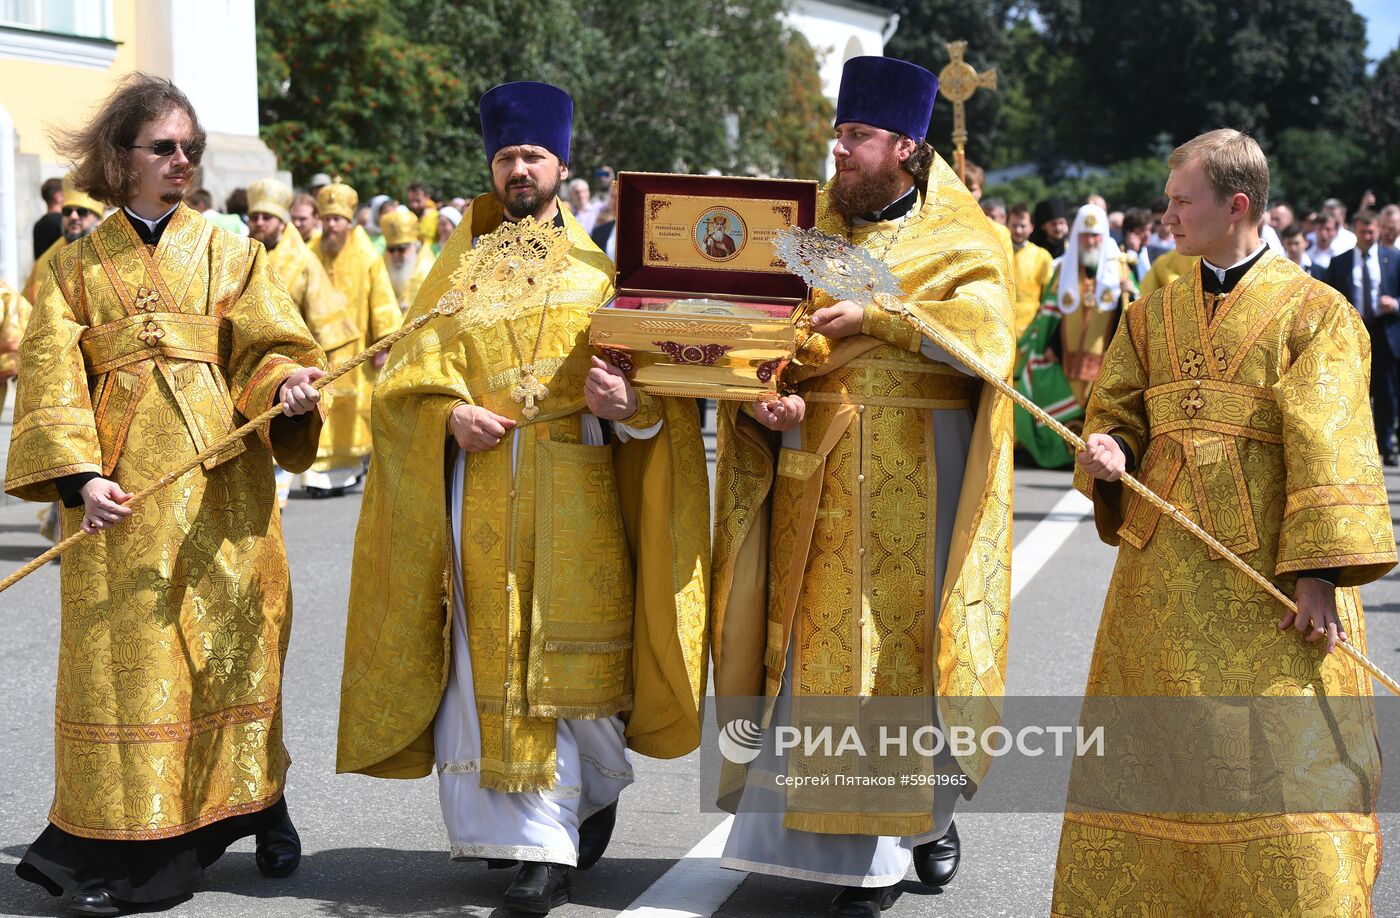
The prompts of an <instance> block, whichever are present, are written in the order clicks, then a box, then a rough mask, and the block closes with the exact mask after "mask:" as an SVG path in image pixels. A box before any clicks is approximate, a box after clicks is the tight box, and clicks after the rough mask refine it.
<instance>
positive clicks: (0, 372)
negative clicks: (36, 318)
mask: <svg viewBox="0 0 1400 918" xmlns="http://www.w3.org/2000/svg"><path fill="white" fill-rule="evenodd" d="M28 324H29V300H27V299H25V298H24V297H23V296H21V295H20V294H19V292H18V291H16V290H15V289H14V288H12V287H10V285H9V284H7V283H5V282H4V281H3V280H0V409H4V407H5V397H6V396H7V395H8V394H9V391H10V379H11V378H12V377H13V376H14V375H15V374H16V373H18V372H19V344H20V342H21V341H22V340H24V327H25V326H26V325H28Z"/></svg>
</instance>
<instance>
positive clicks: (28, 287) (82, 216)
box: [24, 176, 106, 303]
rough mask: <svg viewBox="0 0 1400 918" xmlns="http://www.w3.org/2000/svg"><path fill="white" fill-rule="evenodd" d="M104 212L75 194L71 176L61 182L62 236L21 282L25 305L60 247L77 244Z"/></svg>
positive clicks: (87, 196)
mask: <svg viewBox="0 0 1400 918" xmlns="http://www.w3.org/2000/svg"><path fill="white" fill-rule="evenodd" d="M105 210H106V208H105V207H103V206H102V202H101V201H98V200H97V199H96V198H94V197H93V196H92V195H90V194H87V193H85V192H82V191H79V190H78V189H77V188H76V187H74V185H73V179H72V177H71V176H66V177H65V178H64V179H63V207H62V208H61V209H60V210H59V216H60V217H61V218H62V220H63V222H62V224H61V228H62V230H63V234H62V235H61V236H59V237H58V239H57V240H55V241H54V244H53V245H51V246H49V247H48V248H47V249H45V250H44V253H43V254H42V255H40V256H39V258H38V260H36V261H35V262H34V267H33V268H32V269H31V270H30V272H29V279H28V280H27V281H25V283H24V298H25V299H27V300H29V302H31V303H32V302H34V299H35V297H36V296H37V295H38V293H39V280H40V278H42V277H44V276H45V272H46V271H47V270H48V266H49V262H50V261H52V260H53V257H54V256H55V255H57V254H58V253H59V252H61V251H63V248H64V246H67V245H68V244H70V243H73V242H77V241H78V240H79V239H81V238H83V237H84V236H86V235H87V234H88V233H90V232H92V230H93V227H95V226H97V224H98V222H99V221H100V220H101V219H102V214H103V212H104V211H105Z"/></svg>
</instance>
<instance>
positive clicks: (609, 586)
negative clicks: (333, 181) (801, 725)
mask: <svg viewBox="0 0 1400 918" xmlns="http://www.w3.org/2000/svg"><path fill="white" fill-rule="evenodd" d="M561 206H562V205H561ZM502 220H503V215H502V212H501V209H500V206H499V204H498V203H497V201H496V199H495V198H494V196H489V195H488V196H483V197H481V198H478V199H477V200H476V201H475V202H474V203H473V204H472V206H471V208H470V209H469V211H468V213H467V214H465V215H464V216H463V226H464V227H466V229H464V230H463V231H461V232H458V233H455V234H453V236H452V238H451V239H450V240H449V241H448V243H447V245H446V247H445V248H444V249H443V252H442V255H441V256H440V257H439V258H438V260H437V265H436V266H435V268H434V270H433V272H432V274H431V275H430V276H429V278H428V280H427V282H426V283H425V285H424V287H423V290H422V291H421V293H420V295H419V297H418V300H417V301H416V302H415V304H414V306H413V307H412V309H411V310H410V312H409V316H408V318H409V319H410V320H412V318H413V317H414V316H415V315H416V314H418V313H420V312H422V311H426V310H428V309H431V308H432V306H433V305H434V304H436V303H437V301H438V300H439V298H441V296H442V295H443V294H444V293H445V292H446V291H447V290H449V289H450V287H451V282H450V279H451V275H452V273H453V272H454V271H455V270H456V269H457V267H458V265H459V264H460V263H461V262H462V260H463V259H464V258H465V257H466V256H467V255H468V253H469V252H470V249H471V246H472V244H473V240H474V239H475V238H476V237H478V236H480V235H482V234H484V233H488V232H490V231H492V230H494V229H496V228H497V227H498V226H500V224H501V222H502ZM564 220H565V225H566V227H567V231H568V233H569V238H570V240H571V242H572V243H573V251H572V253H571V256H570V260H569V263H568V266H567V267H566V269H565V270H564V275H563V277H562V278H561V279H560V280H559V282H558V284H557V285H556V286H554V287H553V288H551V291H550V293H549V295H548V298H547V300H546V303H545V306H544V307H543V308H542V307H540V306H532V307H530V308H526V309H523V310H522V309H514V308H511V307H510V305H509V304H502V306H501V308H499V309H494V310H492V309H490V308H489V307H487V308H486V311H485V314H484V315H482V314H481V312H482V311H481V310H478V309H473V310H469V311H466V312H464V313H463V314H460V315H457V316H445V317H441V318H439V319H436V320H434V321H433V322H431V323H429V324H428V325H426V326H425V327H424V328H423V329H422V330H421V331H418V332H415V333H414V334H413V335H410V336H409V337H407V338H405V339H404V340H403V341H402V342H400V343H399V344H397V345H395V347H394V351H393V356H392V358H391V360H390V362H389V364H388V365H386V366H385V368H384V372H383V374H382V375H381V378H380V383H379V387H378V389H377V390H376V392H375V411H374V424H375V432H374V437H375V439H374V450H375V459H374V463H373V466H372V467H371V473H370V476H369V479H368V482H367V484H366V489H365V499H364V509H363V511H362V514H361V517H360V526H359V530H358V532H357V535H356V542H355V561H354V570H353V573H352V586H351V605H350V613H349V623H348V627H347V633H346V653H345V673H344V679H343V683H342V689H341V713H340V747H339V758H338V763H337V767H338V769H339V770H340V771H357V772H363V773H366V774H371V775H375V776H379V777H420V776H423V775H426V774H428V772H429V770H430V769H431V768H432V765H433V762H434V754H433V731H432V722H433V717H434V715H435V714H436V713H437V709H438V705H439V702H440V700H441V697H442V692H443V689H444V687H445V686H446V684H447V673H448V666H449V665H450V653H451V621H450V614H451V596H450V594H449V592H448V591H449V590H450V589H451V587H450V584H451V558H450V556H449V554H448V552H449V550H450V546H451V544H452V542H451V539H450V533H449V526H450V519H451V518H450V515H449V514H448V511H447V506H446V503H447V495H448V493H449V491H448V488H447V480H446V477H445V475H444V469H445V468H448V466H447V459H448V455H447V452H446V448H447V445H448V444H449V442H450V440H451V436H450V434H449V433H448V426H447V424H448V418H449V416H450V414H451V412H452V409H453V407H454V406H456V405H457V404H459V403H462V402H465V403H467V404H472V405H480V406H484V407H486V408H488V409H490V410H491V411H493V412H495V413H497V414H500V415H504V416H507V417H510V418H512V419H514V420H515V421H516V422H517V427H516V428H515V429H514V432H513V434H507V437H506V439H505V440H503V441H502V443H501V444H500V445H499V446H497V447H496V448H494V449H491V450H487V451H484V452H478V453H470V454H468V455H467V457H466V463H467V465H466V476H465V487H464V493H463V506H462V518H463V524H462V525H463V531H462V533H461V544H462V558H461V565H462V572H463V577H464V585H465V591H466V595H465V596H464V597H463V599H464V603H465V606H466V621H467V637H468V641H469V645H470V648H471V662H472V681H473V684H474V686H475V691H476V707H477V714H478V717H479V718H480V723H481V738H482V739H481V743H482V748H481V762H480V769H481V783H482V786H483V787H489V788H493V789H497V790H504V791H524V790H540V789H544V788H549V787H551V786H553V783H554V776H555V758H554V739H555V733H556V729H557V724H556V718H559V717H570V718H596V717H606V716H610V715H612V714H615V713H622V714H623V716H624V718H625V719H626V720H627V741H628V744H629V746H631V748H633V749H636V750H638V751H640V752H643V753H645V754H647V755H653V756H659V757H673V756H678V755H684V754H685V753H687V752H689V751H690V750H692V749H694V748H695V746H696V745H697V744H698V742H699V707H700V703H701V699H702V698H703V696H704V694H705V688H704V684H705V683H704V679H705V672H706V667H707V658H706V624H707V622H706V608H707V607H706V601H705V584H706V582H707V579H708V569H709V545H708V512H707V510H708V508H707V506H706V495H707V489H706V471H705V456H704V450H703V447H702V443H701V440H700V434H699V426H698V415H697V413H696V410H695V405H694V402H693V400H688V399H653V398H651V397H650V396H647V395H645V394H639V397H640V402H641V407H640V408H639V411H638V414H637V416H636V417H635V418H634V419H632V420H630V421H629V422H628V423H629V424H632V425H634V426H635V427H638V428H645V427H648V426H651V425H652V424H654V423H655V422H656V421H658V420H661V421H664V423H663V424H662V428H661V431H660V433H659V434H658V435H657V436H656V437H654V438H652V439H650V440H633V441H631V442H628V443H625V444H613V445H604V446H592V445H586V444H584V442H583V431H582V422H581V415H582V413H583V412H584V411H586V407H585V403H584V399H583V383H584V379H585V377H586V376H587V373H588V370H589V368H590V366H591V364H590V356H591V352H590V350H589V347H588V326H589V323H590V321H591V315H592V312H593V310H594V309H596V308H597V307H599V306H600V305H602V304H603V303H604V302H605V301H606V300H607V298H608V297H609V296H610V295H611V291H612V267H611V263H610V262H609V261H608V259H607V257H606V256H605V255H603V254H602V253H601V252H600V251H599V250H598V249H597V247H596V246H594V245H593V243H592V242H591V241H590V240H589V238H588V234H587V233H586V232H584V230H583V228H582V227H581V226H580V225H579V224H578V223H577V221H575V220H574V219H573V218H572V217H571V216H568V215H565V217H564ZM464 321H465V322H466V323H469V324H464ZM541 323H543V327H541ZM537 336H538V340H539V345H538V350H537V351H535V349H534V348H535V345H534V342H535V341H536V338H537ZM526 362H529V363H532V364H533V367H534V372H535V375H536V377H537V378H538V379H539V381H540V382H541V383H543V385H544V387H545V388H547V389H548V391H549V394H548V396H547V398H545V399H544V400H543V401H542V402H540V403H539V406H538V407H539V414H538V415H537V416H535V417H534V418H533V419H527V418H526V417H525V416H524V414H523V409H524V405H523V404H522V403H521V402H520V401H518V400H517V399H516V398H514V397H513V396H512V390H513V389H515V388H516V387H517V386H518V385H519V383H520V382H521V379H522V372H521V364H522V363H526ZM512 438H513V440H514V442H512ZM449 470H450V469H449ZM386 545H390V546H393V548H392V551H385V550H384V546H386Z"/></svg>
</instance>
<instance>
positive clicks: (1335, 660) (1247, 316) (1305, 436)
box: [1052, 253, 1395, 918]
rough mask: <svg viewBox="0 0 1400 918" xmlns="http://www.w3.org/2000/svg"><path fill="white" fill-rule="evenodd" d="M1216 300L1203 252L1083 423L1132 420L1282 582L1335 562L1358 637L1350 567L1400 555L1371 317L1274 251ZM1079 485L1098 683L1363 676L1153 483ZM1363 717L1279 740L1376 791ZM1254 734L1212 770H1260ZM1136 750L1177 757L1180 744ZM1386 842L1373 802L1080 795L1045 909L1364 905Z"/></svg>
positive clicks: (1114, 362) (1094, 692)
mask: <svg viewBox="0 0 1400 918" xmlns="http://www.w3.org/2000/svg"><path fill="white" fill-rule="evenodd" d="M1214 299H1215V298H1214V297H1212V296H1204V297H1203V295H1202V291H1201V284H1200V272H1199V270H1196V271H1191V272H1188V273H1187V274H1184V275H1182V276H1181V278H1179V279H1178V280H1177V281H1176V282H1174V283H1173V284H1171V285H1170V286H1168V287H1165V288H1163V289H1161V290H1159V291H1157V292H1156V293H1154V294H1152V295H1150V296H1148V297H1145V298H1143V299H1142V300H1139V301H1138V302H1136V303H1134V304H1133V305H1132V306H1131V307H1130V308H1129V310H1128V313H1127V316H1126V318H1125V326H1124V327H1123V328H1121V329H1120V330H1119V334H1118V335H1117V337H1116V338H1115V339H1114V342H1113V344H1112V346H1111V347H1110V349H1109V352H1108V357H1107V359H1106V360H1105V362H1104V368H1103V375H1102V376H1101V377H1100V379H1099V384H1098V386H1097V388H1096V389H1095V391H1094V395H1093V398H1092V400H1091V401H1090V403H1089V412H1088V417H1087V420H1086V423H1085V427H1084V433H1085V435H1086V436H1087V435H1089V434H1091V433H1112V434H1115V435H1117V436H1120V437H1122V438H1123V439H1124V441H1125V442H1126V443H1127V444H1128V446H1129V447H1130V448H1131V449H1132V451H1133V454H1134V455H1135V456H1137V457H1139V459H1138V471H1137V472H1136V473H1135V474H1136V475H1137V477H1138V478H1139V479H1140V480H1141V481H1142V482H1143V483H1144V484H1146V485H1147V486H1148V487H1150V488H1151V489H1152V490H1153V491H1155V492H1156V493H1158V494H1160V495H1161V496H1163V497H1164V498H1166V499H1167V500H1168V501H1170V502H1171V503H1172V504H1174V505H1175V506H1177V507H1179V508H1180V509H1181V510H1182V511H1183V512H1184V513H1185V514H1186V515H1187V516H1189V517H1191V518H1192V519H1193V520H1195V521H1196V522H1197V523H1199V524H1200V525H1201V526H1202V528H1204V529H1205V530H1206V531H1208V532H1210V533H1212V534H1213V535H1214V536H1215V537H1216V538H1217V539H1219V540H1220V542H1221V543H1223V544H1224V545H1225V546H1226V547H1227V548H1229V549H1231V550H1232V551H1233V552H1234V553H1235V554H1237V555H1239V556H1240V557H1241V558H1243V559H1244V560H1245V561H1246V562H1248V563H1249V564H1250V565H1252V566H1253V567H1254V568H1255V569H1256V570H1258V571H1260V572H1261V573H1263V574H1265V575H1266V576H1268V577H1270V578H1271V579H1272V580H1273V582H1274V583H1275V585H1276V586H1278V588H1279V589H1281V590H1283V591H1284V592H1285V593H1290V594H1291V593H1292V592H1293V588H1294V584H1295V578H1296V575H1297V573H1298V572H1299V571H1305V570H1317V569H1327V568H1340V588H1339V589H1338V590H1337V613H1338V616H1339V617H1340V619H1341V622H1342V625H1343V626H1344V628H1345V630H1346V633H1347V634H1348V635H1349V636H1350V638H1351V641H1352V643H1354V644H1355V645H1356V646H1357V647H1358V648H1360V649H1363V650H1364V648H1365V646H1366V634H1365V626H1364V623H1363V621H1362V615H1361V604H1360V601H1359V599H1358V597H1357V591H1356V586H1357V585H1358V584H1362V583H1367V582H1369V581H1371V580H1374V579H1376V578H1378V577H1380V576H1381V575H1382V574H1384V573H1385V572H1386V571H1387V570H1389V569H1390V568H1391V567H1392V566H1393V565H1394V564H1395V542H1394V538H1393V535H1392V530H1391V521H1390V511H1389V503H1388V499H1387V496H1386V488H1385V480H1384V477H1383V475H1382V470H1381V464H1380V458H1379V456H1378V454H1377V451H1376V438H1375V433H1374V430H1373V428H1372V422H1371V412H1370V408H1369V404H1368V395H1367V392H1368V375H1369V373H1368V367H1369V366H1370V355H1369V341H1368V338H1367V334H1366V331H1365V329H1364V328H1363V327H1362V324H1361V320H1360V318H1359V317H1358V316H1357V314H1356V310H1355V309H1353V308H1352V306H1351V305H1350V304H1349V303H1348V302H1347V301H1346V299H1344V298H1343V297H1342V296H1341V295H1339V294H1337V293H1336V292H1334V291H1333V290H1331V289H1330V288H1328V287H1326V286H1324V285H1323V284H1321V283H1318V282H1317V281H1314V280H1313V279H1312V278H1310V277H1308V276H1307V275H1306V274H1305V273H1304V272H1302V271H1301V270H1300V269H1299V268H1298V267H1297V266H1296V265H1294V264H1292V263H1291V262H1289V261H1288V260H1287V259H1285V258H1282V257H1280V256H1277V255H1274V254H1273V253H1266V254H1265V255H1264V256H1263V257H1262V258H1261V259H1260V261H1259V262H1258V263H1257V264H1255V265H1254V266H1252V267H1251V268H1250V270H1249V272H1248V273H1247V274H1246V275H1245V276H1244V278H1243V279H1242V280H1241V281H1240V282H1239V284H1238V285H1237V286H1236V287H1235V289H1234V290H1233V292H1231V293H1230V294H1229V295H1228V296H1225V297H1224V298H1222V299H1221V301H1220V302H1219V303H1218V305H1214V306H1212V302H1211V301H1213V300H1214ZM1075 483H1076V485H1077V486H1078V487H1079V488H1080V489H1081V490H1082V491H1084V492H1085V493H1086V494H1088V495H1089V496H1090V497H1092V498H1093V501H1094V509H1095V518H1096V522H1097V524H1098V529H1099V534H1100V536H1101V537H1102V538H1103V539H1104V541H1106V542H1108V543H1109V544H1110V545H1117V546H1118V547H1119V551H1118V562H1117V565H1116V566H1115V568H1114V573H1113V579H1112V581H1111V582H1110V584H1109V587H1108V596H1107V598H1106V599H1105V601H1104V609H1103V617H1102V619H1101V621H1100V624H1099V632H1098V640H1097V643H1096V645H1095V647H1094V656H1093V661H1092V663H1091V665H1090V671H1089V681H1088V686H1087V688H1086V690H1085V692H1086V695H1088V696H1110V697H1113V698H1120V697H1125V698H1152V697H1157V696H1173V697H1186V698H1193V697H1194V698H1226V699H1235V698H1251V697H1254V698H1257V697H1261V696H1279V697H1282V698H1289V697H1297V698H1319V697H1323V696H1328V697H1337V698H1345V697H1348V696H1351V697H1356V696H1360V697H1363V698H1364V697H1366V696H1369V695H1370V694H1371V679H1370V677H1369V676H1368V675H1367V674H1366V673H1365V672H1364V671H1363V670H1362V669H1361V668H1360V667H1359V666H1357V665H1355V664H1354V663H1352V662H1351V661H1350V660H1348V659H1347V658H1346V657H1345V656H1344V655H1343V654H1342V653H1341V652H1340V651H1338V652H1336V653H1333V654H1330V655H1329V654H1326V653H1324V652H1323V651H1322V649H1321V646H1322V645H1321V644H1309V643H1306V642H1304V641H1303V640H1302V638H1301V636H1300V635H1299V634H1298V633H1297V632H1296V631H1293V630H1289V631H1286V632H1282V633H1281V632H1279V631H1278V629H1277V627H1276V626H1277V623H1278V621H1279V619H1280V618H1281V617H1282V615H1283V609H1282V607H1281V606H1280V605H1279V604H1278V603H1277V602H1276V601H1274V600H1273V599H1272V598H1270V597H1269V595H1268V594H1267V593H1266V592H1264V591H1263V590H1262V589H1261V588H1260V587H1258V586H1257V585H1256V584H1255V583H1254V582H1253V581H1251V580H1249V579H1248V578H1247V577H1246V576H1245V575H1244V574H1241V573H1239V572H1238V571H1236V569H1235V568H1234V567H1232V566H1230V565H1229V564H1228V563H1227V562H1225V561H1223V560H1221V559H1219V558H1216V557H1213V556H1212V555H1211V553H1210V550H1209V549H1208V548H1207V547H1206V546H1205V545H1204V544H1203V543H1202V542H1200V541H1199V540H1198V539H1196V537H1194V536H1192V535H1191V534H1189V533H1188V532H1187V531H1186V530H1185V529H1183V528H1182V527H1180V526H1179V525H1177V524H1176V523H1174V522H1173V521H1172V520H1171V519H1169V518H1164V517H1163V516H1162V514H1161V513H1159V511H1157V510H1156V509H1155V508H1153V507H1152V506H1151V505H1149V504H1148V503H1147V502H1146V501H1144V500H1143V499H1141V498H1139V497H1137V496H1136V495H1133V494H1132V493H1131V492H1129V491H1128V490H1127V489H1126V488H1123V487H1121V486H1120V485H1107V484H1106V483H1104V482H1099V481H1094V480H1092V479H1090V478H1088V477H1087V476H1085V475H1083V474H1082V473H1080V472H1076V481H1075ZM1353 707H1356V708H1358V709H1359V710H1360V709H1363V708H1364V709H1365V710H1369V706H1368V705H1361V706H1353ZM1255 723H1256V725H1257V723H1258V722H1257V721H1256V722H1255ZM1351 727H1353V728H1354V729H1352V730H1348V731H1345V732H1337V733H1336V734H1335V736H1334V731H1336V730H1338V729H1339V728H1337V726H1336V725H1335V724H1333V725H1331V726H1329V727H1325V728H1323V729H1319V730H1318V731H1317V732H1315V733H1313V734H1312V735H1310V736H1309V737H1308V739H1307V740H1306V741H1300V742H1297V743H1294V744H1293V745H1292V746H1291V747H1290V748H1288V749H1287V750H1285V751H1286V752H1287V753H1289V757H1290V758H1296V761H1298V762H1299V763H1305V764H1306V765H1307V767H1308V768H1311V769H1313V771H1308V772H1305V773H1306V774H1307V775H1309V776H1310V778H1309V780H1310V781H1312V782H1313V783H1314V786H1318V787H1321V786H1331V785H1332V784H1333V782H1335V781H1337V780H1339V776H1340V778H1341V779H1343V780H1345V781H1346V782H1350V783H1353V784H1355V785H1356V790H1357V798H1358V799H1359V798H1365V797H1366V796H1367V795H1370V799H1372V800H1374V799H1375V798H1374V787H1371V786H1368V785H1370V784H1371V783H1372V782H1378V781H1379V767H1380V759H1379V749H1378V748H1377V745H1376V736H1375V724H1374V721H1373V719H1372V718H1371V717H1370V716H1369V715H1368V716H1363V717H1359V718H1357V719H1356V721H1354V722H1353V723H1352V724H1351ZM1246 734H1248V730H1247V729H1243V730H1242V732H1240V735H1239V737H1238V739H1239V741H1240V742H1241V743H1242V744H1243V745H1242V746H1241V748H1240V749H1239V750H1236V751H1234V752H1231V750H1230V749H1229V748H1228V747H1226V748H1225V749H1224V750H1223V751H1219V752H1214V753H1213V755H1215V756H1218V757H1219V761H1218V762H1217V763H1216V764H1215V766H1214V767H1215V768H1216V770H1215V771H1212V772H1211V773H1212V774H1220V775H1230V774H1231V773H1232V771H1233V772H1234V773H1236V774H1249V771H1250V763H1249V762H1248V761H1241V758H1240V757H1241V756H1245V757H1247V756H1249V755H1251V754H1252V755H1254V756H1258V755H1259V752H1258V751H1257V750H1254V751H1252V752H1251V750H1250V749H1249V748H1248V743H1246V742H1245V740H1246ZM1133 738H1134V739H1135V740H1136V741H1137V742H1139V743H1150V742H1162V741H1164V742H1166V743H1168V744H1173V743H1174V740H1173V738H1171V737H1170V736H1168V737H1163V738H1162V740H1156V739H1155V737H1154V735H1153V734H1152V732H1151V725H1150V724H1148V723H1144V724H1143V727H1142V728H1141V729H1138V730H1135V732H1134V734H1133ZM1139 754H1140V755H1141V756H1142V758H1143V760H1145V761H1153V760H1155V759H1157V758H1159V757H1162V758H1163V760H1165V757H1169V756H1170V750H1162V749H1158V748H1157V746H1155V745H1154V746H1152V747H1151V748H1144V749H1142V750H1141V752H1140V753H1139ZM1232 755H1233V756H1234V758H1231V757H1230V756H1232ZM1082 766H1083V763H1082V762H1076V765H1075V771H1076V773H1078V772H1079V771H1080V769H1081V767H1082ZM1317 769H1321V771H1320V772H1319V771H1317ZM1319 774H1320V775H1321V777H1322V778H1323V780H1322V781H1321V782H1317V780H1316V776H1318V775H1319ZM1078 780H1082V777H1076V778H1075V779H1073V780H1072V782H1071V799H1074V797H1075V790H1074V788H1075V786H1076V781H1078ZM1246 799H1250V798H1246ZM1246 805H1247V804H1246ZM1380 850H1381V849H1380V836H1379V827H1378V825H1377V822H1376V817H1375V815H1374V814H1373V813H1371V812H1335V811H1328V812H1289V813H1267V812H1265V813H1249V812H1243V813H1241V812H1232V813H1223V814H1213V813H1200V814H1190V813H1188V814H1171V813H1137V812H1106V811H1103V810H1102V809H1101V808H1082V809H1077V810H1075V811H1072V812H1069V813H1067V814H1066V817H1065V822H1064V828H1063V830H1062V833H1061V836H1060V849H1059V862H1058V866H1057V867H1056V874H1055V893H1054V904H1053V906H1052V910H1053V913H1054V914H1055V915H1060V916H1076V918H1081V916H1117V915H1191V916H1194V915H1269V916H1274V915H1288V916H1295V918H1332V916H1361V915H1370V914H1371V909H1370V888H1371V884H1372V882H1373V881H1374V879H1375V876H1376V871H1377V868H1378V866H1379V860H1380Z"/></svg>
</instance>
